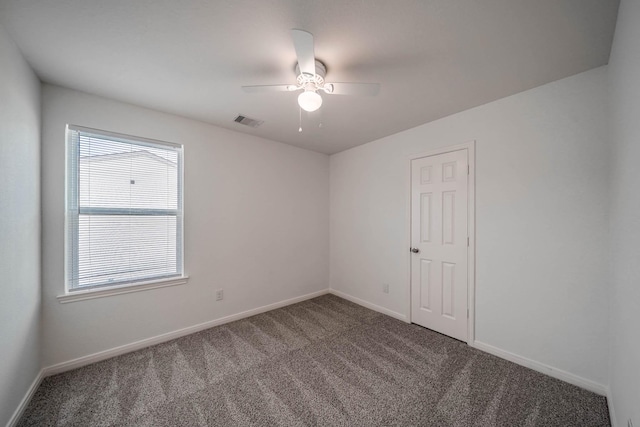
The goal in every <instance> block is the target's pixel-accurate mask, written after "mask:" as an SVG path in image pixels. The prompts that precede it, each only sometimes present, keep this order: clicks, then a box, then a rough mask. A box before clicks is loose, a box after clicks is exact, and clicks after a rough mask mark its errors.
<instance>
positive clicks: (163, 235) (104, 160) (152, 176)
mask: <svg viewBox="0 0 640 427" xmlns="http://www.w3.org/2000/svg"><path fill="white" fill-rule="evenodd" d="M66 209H67V214H66V232H67V236H66V251H65V252H66V261H65V262H66V289H67V293H68V294H71V293H73V292H77V291H82V290H98V289H105V288H112V287H118V288H123V287H126V286H131V285H141V284H149V283H157V282H158V281H162V280H163V279H167V280H168V279H170V278H178V277H181V276H182V275H183V267H182V247H183V242H182V218H183V215H182V146H181V145H178V144H171V143H166V142H159V141H152V140H148V139H142V138H134V137H130V136H125V135H118V134H114V133H110V132H104V131H97V130H93V129H87V128H82V127H78V126H68V127H67V195H66Z"/></svg>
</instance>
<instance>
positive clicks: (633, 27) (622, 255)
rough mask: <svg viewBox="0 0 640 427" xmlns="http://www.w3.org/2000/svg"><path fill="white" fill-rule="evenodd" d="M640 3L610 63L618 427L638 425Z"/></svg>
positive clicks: (627, 16) (628, 4) (619, 33)
mask: <svg viewBox="0 0 640 427" xmlns="http://www.w3.org/2000/svg"><path fill="white" fill-rule="evenodd" d="M639 22H640V2H638V1H633V0H632V1H629V0H623V1H622V3H621V5H620V9H619V12H618V24H617V26H616V34H615V38H614V41H613V48H612V52H611V59H610V62H609V82H610V104H611V113H612V116H611V118H612V120H611V133H612V139H613V142H614V144H613V150H614V153H613V159H612V160H613V161H612V163H611V166H612V167H611V171H612V172H611V195H612V196H611V235H612V238H611V260H612V264H611V273H612V274H611V280H612V282H613V283H612V297H611V305H610V311H611V320H610V322H611V349H610V362H609V365H610V371H609V375H610V383H609V384H610V388H611V395H612V396H613V403H614V408H615V410H614V412H615V416H616V419H617V422H618V426H626V425H627V420H628V419H629V418H632V419H633V423H634V425H636V426H638V425H640V405H639V404H640V262H639V261H640V195H639V194H638V193H639V191H640V166H639V162H640V44H638V40H640V27H639V26H638V23H639Z"/></svg>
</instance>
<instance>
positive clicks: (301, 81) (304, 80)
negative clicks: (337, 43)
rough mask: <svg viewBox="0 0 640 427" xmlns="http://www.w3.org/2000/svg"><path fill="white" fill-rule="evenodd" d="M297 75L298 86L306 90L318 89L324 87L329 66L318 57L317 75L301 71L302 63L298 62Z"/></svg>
mask: <svg viewBox="0 0 640 427" xmlns="http://www.w3.org/2000/svg"><path fill="white" fill-rule="evenodd" d="M296 75H297V76H298V78H297V82H298V86H299V87H302V88H304V89H305V90H314V91H316V90H318V89H322V88H323V87H324V77H325V76H326V75H327V67H325V65H324V64H323V63H322V62H320V61H318V60H317V59H316V73H315V75H311V74H307V73H302V72H300V65H299V64H297V63H296Z"/></svg>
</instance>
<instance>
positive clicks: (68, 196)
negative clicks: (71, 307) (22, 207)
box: [58, 125, 188, 303]
mask: <svg viewBox="0 0 640 427" xmlns="http://www.w3.org/2000/svg"><path fill="white" fill-rule="evenodd" d="M76 131H78V132H85V133H90V134H95V135H98V136H102V137H105V138H108V139H111V140H116V141H122V142H129V143H134V144H137V145H148V146H151V147H157V146H168V147H171V148H173V149H174V150H176V152H177V153H178V165H177V167H178V173H177V179H178V208H177V209H175V210H171V212H168V211H169V210H167V211H164V210H162V212H161V211H160V210H156V209H136V210H135V212H134V214H139V215H142V214H149V213H151V214H167V213H170V214H175V215H176V217H177V219H178V224H177V229H176V234H177V235H176V251H177V254H176V261H177V268H176V270H177V274H176V275H171V276H167V277H158V278H147V279H139V280H132V281H128V282H117V283H115V284H113V285H110V284H104V285H98V286H94V287H87V288H84V289H83V288H73V287H72V280H73V278H72V277H71V276H72V274H73V271H77V265H78V262H79V260H78V242H77V237H78V232H77V230H76V231H75V232H73V231H72V230H71V229H70V227H74V226H75V227H77V225H78V220H77V218H78V216H79V215H80V214H81V212H80V208H79V206H78V205H79V200H78V198H79V194H78V190H77V185H78V178H77V175H78V171H79V163H78V162H79V156H78V148H79V147H78V143H79V141H74V140H73V138H72V137H71V132H76ZM65 137H66V142H65V144H66V156H65V158H66V168H65V171H66V174H65V251H64V257H65V260H64V263H65V269H64V270H65V271H64V273H65V274H64V283H65V285H64V286H65V287H64V294H63V295H59V296H58V300H59V301H60V302H61V303H67V302H73V301H81V300H86V299H93V298H99V297H105V296H110V295H118V294H124V293H130V292H138V291H143V290H149V289H156V288H161V287H167V286H175V285H182V284H185V283H187V279H188V276H187V275H185V273H184V185H183V183H184V148H183V146H182V144H175V143H171V142H165V141H158V140H153V139H148V138H142V137H138V136H131V135H125V134H120V133H115V132H109V131H104V130H98V129H92V128H87V127H83V126H76V125H67V128H66V136H65ZM94 211H96V212H94ZM97 211H100V212H97ZM120 211H122V212H120ZM131 212H132V211H131V210H130V209H127V210H126V211H123V210H122V209H119V208H88V211H87V212H84V213H87V214H91V213H101V214H104V213H109V214H113V215H122V214H125V213H126V214H128V215H131ZM72 248H74V250H73V251H71V250H70V249H72ZM69 254H72V255H71V256H69Z"/></svg>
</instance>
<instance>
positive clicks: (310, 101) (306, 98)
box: [298, 90, 322, 112]
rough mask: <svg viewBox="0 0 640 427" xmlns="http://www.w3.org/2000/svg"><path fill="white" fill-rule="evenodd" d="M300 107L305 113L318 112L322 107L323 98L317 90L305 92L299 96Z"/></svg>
mask: <svg viewBox="0 0 640 427" xmlns="http://www.w3.org/2000/svg"><path fill="white" fill-rule="evenodd" d="M298 105H299V106H300V108H302V109H303V110H304V111H309V112H311V111H316V110H317V109H318V108H320V106H321V105H322V97H321V96H320V95H319V94H318V93H317V92H316V91H315V90H305V91H304V92H302V93H301V94H300V95H298Z"/></svg>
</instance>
